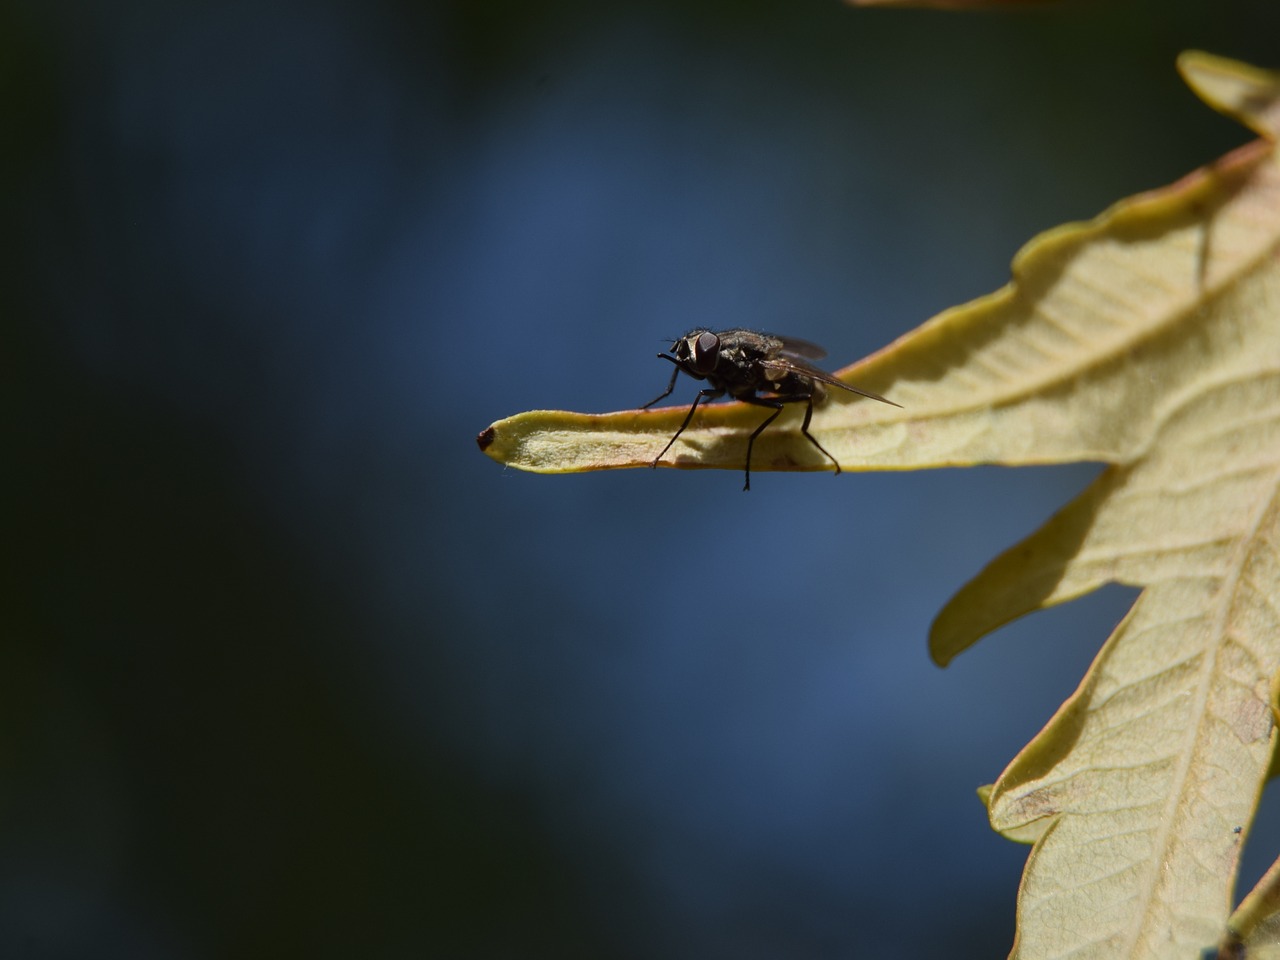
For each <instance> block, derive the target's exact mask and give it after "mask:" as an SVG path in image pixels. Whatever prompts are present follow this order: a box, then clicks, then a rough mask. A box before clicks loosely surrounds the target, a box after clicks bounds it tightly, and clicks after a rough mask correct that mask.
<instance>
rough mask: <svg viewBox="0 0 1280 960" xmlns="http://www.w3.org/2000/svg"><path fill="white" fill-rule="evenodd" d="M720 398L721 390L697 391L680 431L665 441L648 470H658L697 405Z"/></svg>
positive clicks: (668, 391)
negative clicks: (665, 443) (660, 451)
mask: <svg viewBox="0 0 1280 960" xmlns="http://www.w3.org/2000/svg"><path fill="white" fill-rule="evenodd" d="M679 372H680V371H679V370H678V369H677V370H676V373H679ZM675 379H676V378H675V377H672V378H671V382H672V383H675ZM670 392H671V390H670V389H668V390H667V393H670ZM667 393H664V394H663V395H662V397H665V396H666V395H667ZM722 396H724V391H723V390H713V389H711V388H710V387H707V388H706V389H705V390H699V391H698V395H697V396H696V397H694V398H693V406H691V407H690V408H689V412H688V413H687V414H685V418H684V423H682V424H680V429H679V430H677V431H676V432H675V435H674V436H672V438H671V439H670V440H668V441H667V445H666V446H665V447H663V448H662V453H660V454H658V455H657V456H656V457H654V459H653V463H651V464H649V467H650V469H653V470H656V469H657V468H658V461H659V460H661V459H662V458H663V457H664V456H666V453H667V451H668V450H670V449H671V445H672V444H673V443H675V442H676V438H677V437H679V436H680V434H682V433H684V428H685V427H687V426H688V425H689V421H690V420H692V419H693V412H694V411H695V410H697V409H698V404H700V403H701V402H702V401H703V400H714V399H716V397H722ZM662 397H658V400H661V399H662ZM658 400H655V401H653V402H654V403H657V402H658Z"/></svg>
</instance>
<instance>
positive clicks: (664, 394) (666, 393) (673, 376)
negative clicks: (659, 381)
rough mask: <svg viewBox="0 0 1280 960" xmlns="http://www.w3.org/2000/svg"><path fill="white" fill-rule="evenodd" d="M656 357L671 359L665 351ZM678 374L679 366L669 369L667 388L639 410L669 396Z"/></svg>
mask: <svg viewBox="0 0 1280 960" xmlns="http://www.w3.org/2000/svg"><path fill="white" fill-rule="evenodd" d="M658 357H659V359H663V360H671V358H670V357H668V356H667V355H666V354H665V353H660V354H658ZM672 362H673V363H674V361H672ZM678 376H680V368H679V367H676V368H675V369H674V370H672V371H671V382H670V383H668V384H667V389H666V390H663V391H662V393H660V394H658V395H657V396H656V397H654V398H653V399H652V400H650V401H649V402H648V403H646V404H645V405H644V406H643V407H641V408H640V409H641V410H648V409H649V408H650V407H652V406H653V405H654V404H655V403H657V402H658V401H659V400H663V399H665V398H667V397H669V396H671V391H672V390H674V389H675V388H676V377H678ZM662 452H663V453H666V452H667V451H665V450H663V451H662Z"/></svg>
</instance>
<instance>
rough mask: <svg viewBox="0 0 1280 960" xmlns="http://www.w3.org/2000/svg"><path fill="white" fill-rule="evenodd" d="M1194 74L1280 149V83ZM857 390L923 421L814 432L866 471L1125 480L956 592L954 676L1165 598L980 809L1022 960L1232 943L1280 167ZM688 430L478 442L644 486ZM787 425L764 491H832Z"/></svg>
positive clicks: (1270, 401) (1120, 208)
mask: <svg viewBox="0 0 1280 960" xmlns="http://www.w3.org/2000/svg"><path fill="white" fill-rule="evenodd" d="M1179 66H1180V69H1181V70H1182V72H1183V75H1184V76H1185V77H1186V78H1187V79H1188V82H1189V83H1191V85H1192V86H1193V87H1194V88H1195V89H1196V90H1197V92H1199V93H1200V94H1201V96H1202V97H1203V98H1205V99H1206V100H1207V101H1209V102H1211V103H1212V104H1213V105H1214V106H1215V107H1216V108H1217V109H1219V110H1221V111H1222V112H1224V113H1227V114H1228V115H1232V116H1236V117H1239V118H1241V119H1242V120H1244V121H1245V122H1246V123H1248V124H1249V125H1250V126H1251V127H1253V128H1254V129H1257V130H1260V131H1263V132H1264V133H1265V134H1266V135H1267V137H1269V138H1271V139H1274V137H1275V134H1276V131H1277V118H1280V112H1278V108H1277V104H1280V82H1278V81H1277V79H1276V77H1275V75H1272V74H1268V73H1264V72H1262V71H1257V70H1254V69H1252V68H1247V67H1243V66H1241V65H1238V64H1232V63H1231V62H1229V61H1223V60H1221V59H1218V58H1213V57H1209V56H1207V55H1204V54H1188V55H1185V56H1184V57H1183V58H1182V59H1181V60H1180V63H1179ZM841 375H842V376H843V377H844V378H846V379H847V380H848V381H849V382H851V383H855V384H857V385H858V386H860V387H863V388H865V389H869V390H872V391H874V392H877V393H880V394H883V395H885V396H887V397H889V398H890V399H892V400H894V401H896V402H897V403H900V404H902V405H903V409H896V408H892V407H888V406H885V405H883V404H878V403H874V402H868V401H864V400H849V401H847V402H845V401H844V399H843V398H837V400H836V401H835V402H832V403H829V404H828V405H826V406H825V407H823V408H821V409H820V410H818V411H817V412H816V413H815V416H814V420H813V428H812V429H813V432H814V433H815V435H817V436H818V438H819V439H820V440H821V442H822V443H823V445H824V446H825V447H826V448H827V449H828V450H829V451H830V452H831V453H832V454H833V455H834V456H835V457H836V458H837V459H838V460H839V461H840V463H841V464H842V466H843V467H844V468H845V469H846V470H873V469H878V470H884V469H896V470H901V469H911V468H919V467H929V466H942V465H958V464H974V463H1002V464H1031V463H1052V462H1066V461H1076V460H1098V461H1103V462H1106V463H1108V464H1109V466H1108V467H1107V469H1106V470H1105V471H1104V472H1103V473H1102V475H1101V476H1099V478H1098V479H1097V480H1096V481H1095V482H1094V483H1093V484H1092V485H1091V486H1090V487H1089V488H1088V489H1087V490H1086V491H1085V492H1084V493H1082V494H1081V495H1080V496H1079V497H1077V498H1076V499H1075V500H1074V501H1073V502H1072V503H1070V504H1069V505H1068V506H1067V507H1065V508H1064V509H1063V510H1062V511H1061V512H1059V513H1058V514H1057V515H1056V516H1055V517H1053V518H1052V519H1051V520H1050V521H1049V522H1048V523H1046V524H1045V526H1044V527H1043V528H1042V529H1041V530H1039V531H1038V532H1036V533H1035V534H1033V535H1032V536H1030V537H1029V538H1028V539H1027V540H1025V541H1024V542H1023V543H1021V544H1019V545H1017V546H1015V547H1014V548H1012V549H1011V550H1009V551H1008V552H1007V553H1005V554H1004V555H1003V556H1001V557H999V558H997V559H996V560H995V561H994V562H993V563H992V564H991V565H990V566H989V567H988V568H987V569H986V570H984V571H983V572H982V573H981V574H979V576H978V577H977V578H975V579H974V580H973V581H972V582H971V583H970V584H968V585H967V586H966V587H965V588H964V589H963V590H961V591H960V593H959V594H958V595H957V596H956V597H955V598H954V599H953V600H952V601H951V602H950V603H949V604H948V605H947V606H946V608H945V609H944V610H943V611H942V613H941V614H940V615H939V617H938V620H937V622H936V623H935V625H934V629H933V632H932V635H931V638H930V643H931V649H932V651H933V654H934V656H935V657H936V658H937V659H938V660H939V661H940V662H944V663H945V662H946V661H948V660H949V659H950V658H951V657H953V656H955V655H956V654H957V653H958V652H960V651H961V650H963V649H965V648H966V647H967V646H969V645H970V644H972V643H973V642H974V641H976V640H977V639H978V638H979V637H980V636H982V635H983V634H985V633H987V632H989V631H991V630H992V629H995V628H996V627H998V626H1000V625H1001V624H1003V623H1006V622H1008V621H1009V620H1011V619H1013V618H1015V617H1018V616H1021V615H1023V614H1026V613H1030V612H1032V611H1033V610H1036V609H1039V608H1042V607H1045V606H1049V605H1052V604H1056V603H1061V602H1063V601H1065V600H1068V599H1071V598H1073V597H1078V596H1081V595H1082V594H1085V593H1087V592H1089V591H1091V590H1094V589H1096V588H1098V587H1099V586H1101V585H1103V584H1106V583H1113V582H1116V583H1124V584H1130V585H1133V586H1137V587H1140V588H1142V591H1143V592H1142V594H1141V595H1140V597H1139V599H1138V601H1137V603H1136V604H1135V605H1134V608H1133V609H1132V611H1131V612H1130V613H1129V615H1128V616H1127V617H1126V619H1125V620H1124V622H1123V623H1122V624H1121V625H1120V626H1119V627H1118V628H1117V629H1116V631H1115V633H1114V634H1113V635H1112V636H1111V637H1110V639H1108V641H1107V642H1106V644H1105V645H1104V646H1103V649H1102V650H1101V652H1100V653H1099V655H1098V657H1097V659H1096V660H1095V662H1094V664H1093V665H1092V666H1091V668H1090V670H1089V672H1088V674H1087V675H1086V676H1085V678H1084V680H1083V681H1082V683H1081V685H1080V687H1079V689H1078V690H1077V691H1076V693H1075V694H1074V695H1073V696H1072V697H1071V698H1070V699H1069V700H1068V701H1067V702H1066V703H1065V704H1064V705H1063V706H1062V708H1061V709H1060V710H1059V711H1058V713H1057V714H1056V715H1055V716H1054V717H1053V718H1052V719H1051V720H1050V722H1049V724H1048V725H1047V726H1046V727H1045V729H1044V730H1043V731H1042V732H1041V733H1040V734H1039V735H1037V736H1036V737H1035V739H1034V740H1033V741H1032V742H1031V743H1030V744H1029V745H1028V746H1027V747H1026V748H1025V749H1024V750H1023V751H1022V752H1021V753H1020V754H1019V756H1018V757H1017V758H1015V759H1014V761H1013V762H1012V763H1011V764H1010V766H1009V767H1008V769H1006V770H1005V771H1004V773H1003V774H1002V775H1001V776H1000V778H999V779H998V780H997V781H996V783H995V784H994V785H992V787H991V788H990V790H989V791H986V792H985V794H984V799H985V801H986V802H987V804H988V810H989V813H990V817H991V822H992V824H993V826H995V828H996V829H998V830H1000V831H1001V832H1002V833H1004V834H1005V835H1006V836H1009V837H1011V838H1013V839H1017V840H1021V841H1026V842H1033V843H1034V844H1035V846H1034V849H1033V850H1032V853H1031V855H1030V857H1029V858H1028V863H1027V868H1026V872H1025V875H1024V878H1023V884H1022V888H1021V890H1020V893H1019V902H1018V939H1017V943H1016V945H1015V950H1014V956H1015V957H1019V958H1037V960H1040V958H1055V960H1056V958H1066V957H1072V958H1084V957H1097V958H1103V957H1106V958H1111V957H1117V958H1121V957H1122V958H1139V957H1141V958H1148V957H1150V958H1164V957H1170V958H1173V957H1181V958H1192V957H1197V956H1198V955H1199V953H1200V951H1201V950H1204V949H1206V948H1211V947H1212V946H1213V945H1214V944H1216V943H1218V942H1219V941H1220V938H1222V937H1223V936H1224V935H1225V933H1226V931H1227V929H1228V916H1229V913H1230V908H1231V903H1232V886H1233V883H1234V878H1235V872H1236V867H1237V863H1238V858H1239V852H1240V849H1241V844H1242V842H1243V838H1244V836H1245V834H1246V833H1247V830H1248V827H1249V824H1250V822H1251V820H1252V817H1253V812H1254V810H1255V807H1256V804H1257V800H1258V796H1259V794H1260V791H1261V788H1262V784H1263V782H1264V781H1265V778H1266V775H1267V772H1268V769H1269V765H1270V763H1271V760H1272V754H1273V746H1274V743H1275V738H1276V734H1275V723H1274V719H1273V718H1274V713H1273V704H1272V681H1273V678H1274V677H1275V676H1276V675H1277V674H1278V673H1280V165H1278V164H1277V160H1276V158H1275V155H1274V153H1273V151H1272V147H1271V144H1270V143H1269V142H1267V141H1265V140H1264V141H1258V142H1255V143H1251V144H1248V145H1247V146H1245V147H1243V148H1241V149H1239V150H1237V151H1235V152H1233V153H1231V154H1229V155H1228V156H1226V157H1224V158H1222V159H1221V160H1219V161H1217V162H1215V163H1213V164H1210V165H1209V166H1207V167H1205V168H1203V169H1201V170H1199V171H1196V172H1195V173H1193V174H1191V175H1189V176H1188V177H1186V178H1184V179H1183V180H1181V181H1179V182H1178V183H1176V184H1173V185H1172V186H1170V187H1166V188H1164V189H1161V190H1156V191H1153V192H1151V193H1148V194H1144V195H1141V196H1138V197H1134V198H1131V199H1128V200H1124V201H1121V202H1120V203H1118V204H1116V205H1115V206H1113V207H1112V208H1111V209H1110V210H1108V211H1107V212H1106V213H1104V214H1102V215H1101V216H1099V217H1098V218H1096V219H1095V220H1093V221H1090V222H1088V223H1085V224H1073V225H1068V226H1064V227H1061V228H1058V229H1056V230H1052V231H1050V232H1048V233H1046V234H1044V235H1042V236H1040V237H1038V238H1036V239H1035V240H1033V241H1032V242H1031V243H1029V244H1028V245H1027V246H1026V247H1025V248H1024V249H1023V250H1022V251H1021V252H1020V253H1019V254H1018V256H1017V257H1016V259H1015V261H1014V264H1013V282H1012V283H1011V284H1009V285H1008V286H1006V287H1005V288H1003V289H1001V290H999V291H997V292H996V293H994V294H992V295H990V296H988V297H985V298H983V299H980V300H978V301H975V302H973V303H970V304H967V305H965V306H961V307H958V308H955V309H953V310H950V311H947V312H945V313H943V314H942V315H940V316H938V317H936V318H934V319H933V320H931V321H929V322H927V323H925V324H924V325H923V326H921V327H919V328H918V329H916V330H914V331H912V332H911V333H909V334H907V335H906V336H904V337H903V338H901V339H900V340H899V341H897V342H896V343H894V344H891V345H890V346H889V347H887V348H886V349H884V350H882V351H881V352H879V353H878V354H876V355H874V356H872V357H869V358H867V359H866V360H864V361H862V362H860V363H857V364H855V365H853V366H851V367H849V368H847V369H845V370H844V371H842V372H841ZM684 412H685V411H684V408H683V407H682V408H671V409H667V410H658V411H645V412H640V411H626V412H623V413H617V414H607V415H601V416H595V417H592V416H588V415H582V414H565V413H556V412H534V413H530V414H522V415H519V416H517V417H513V418H510V419H508V420H505V421H500V422H498V423H496V424H494V425H493V427H491V428H490V431H486V434H484V435H482V445H485V446H486V452H487V453H489V454H490V456H493V457H494V458H495V459H498V460H500V461H502V462H506V463H510V464H512V465H514V466H518V467H521V468H523V469H530V470H539V471H544V472H566V471H576V470H589V469H602V468H609V467H623V466H638V465H647V464H648V463H649V462H650V461H651V458H652V457H653V456H654V455H655V454H656V452H657V451H658V450H660V449H662V446H663V445H664V444H665V443H666V442H667V440H668V438H669V437H670V436H671V434H672V433H673V432H674V431H675V428H676V426H677V425H678V424H679V422H680V420H681V418H682V417H683V415H684ZM759 422H760V411H758V410H755V409H752V408H747V407H745V406H743V405H741V404H729V405H724V406H720V407H715V408H712V409H709V410H707V411H706V412H705V413H703V412H702V411H699V414H698V416H697V418H695V420H694V423H693V425H692V426H691V427H690V429H689V430H688V431H686V433H685V434H684V436H682V437H681V439H680V441H678V442H677V444H676V445H675V446H674V447H673V448H672V451H671V454H670V456H671V457H672V464H671V465H675V466H683V467H727V468H729V469H733V470H740V469H741V467H742V458H743V453H744V446H745V439H746V435H747V433H749V432H750V430H751V429H753V428H754V427H755V425H756V424H757V423H759ZM779 424H780V425H781V426H780V427H779V428H778V429H770V430H767V431H766V432H765V433H764V434H762V435H761V437H760V439H759V441H757V445H756V457H755V460H754V461H753V469H754V470H765V469H770V468H772V469H823V468H824V467H829V465H827V464H825V462H824V461H823V460H822V457H821V455H820V454H819V453H818V452H817V451H815V450H813V448H812V447H811V446H810V445H809V444H808V443H807V442H806V441H805V440H804V438H803V437H802V436H801V435H800V434H799V431H798V425H799V413H798V411H796V412H790V413H788V414H787V415H785V419H783V418H780V421H779ZM485 441H487V444H485ZM1255 900H1256V902H1258V903H1263V904H1264V905H1265V904H1266V903H1269V902H1270V901H1267V900H1266V899H1265V898H1264V897H1262V896H1261V895H1260V896H1259V897H1258V898H1255ZM1274 926H1275V920H1274V911H1270V910H1269V908H1266V907H1265V906H1264V907H1262V908H1256V909H1253V910H1252V912H1250V913H1247V914H1243V915H1240V916H1237V917H1236V918H1235V920H1234V921H1233V922H1232V929H1233V930H1234V931H1235V933H1236V935H1237V936H1238V937H1239V938H1241V939H1240V941H1239V942H1248V943H1251V944H1253V945H1255V946H1257V947H1258V949H1259V950H1262V949H1264V948H1265V945H1266V944H1267V943H1270V941H1269V940H1268V939H1267V938H1268V936H1270V934H1268V933H1267V931H1268V930H1271V929H1273V928H1274ZM1259 938H1261V939H1259Z"/></svg>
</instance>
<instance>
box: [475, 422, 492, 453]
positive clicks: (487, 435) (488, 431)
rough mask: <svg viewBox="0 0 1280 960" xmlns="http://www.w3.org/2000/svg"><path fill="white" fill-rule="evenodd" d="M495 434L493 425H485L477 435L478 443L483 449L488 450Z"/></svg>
mask: <svg viewBox="0 0 1280 960" xmlns="http://www.w3.org/2000/svg"><path fill="white" fill-rule="evenodd" d="M495 436H496V434H495V433H494V432H493V427H485V428H484V429H483V430H481V431H480V432H479V433H478V434H477V435H476V445H477V446H478V447H479V448H480V449H481V450H483V451H487V450H488V449H489V447H490V445H492V443H493V438H494V437H495Z"/></svg>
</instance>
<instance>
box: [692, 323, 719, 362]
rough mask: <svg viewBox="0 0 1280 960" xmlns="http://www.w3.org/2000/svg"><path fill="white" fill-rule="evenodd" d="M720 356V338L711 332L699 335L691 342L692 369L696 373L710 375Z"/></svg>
mask: <svg viewBox="0 0 1280 960" xmlns="http://www.w3.org/2000/svg"><path fill="white" fill-rule="evenodd" d="M719 356H720V338H719V337H717V336H716V335H715V334H714V333H712V332H711V331H709V330H708V331H707V332H706V333H702V334H699V336H698V339H697V340H695V341H693V369H695V370H697V371H698V373H711V372H712V371H713V370H715V368H716V359H717V358H718V357H719Z"/></svg>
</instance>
